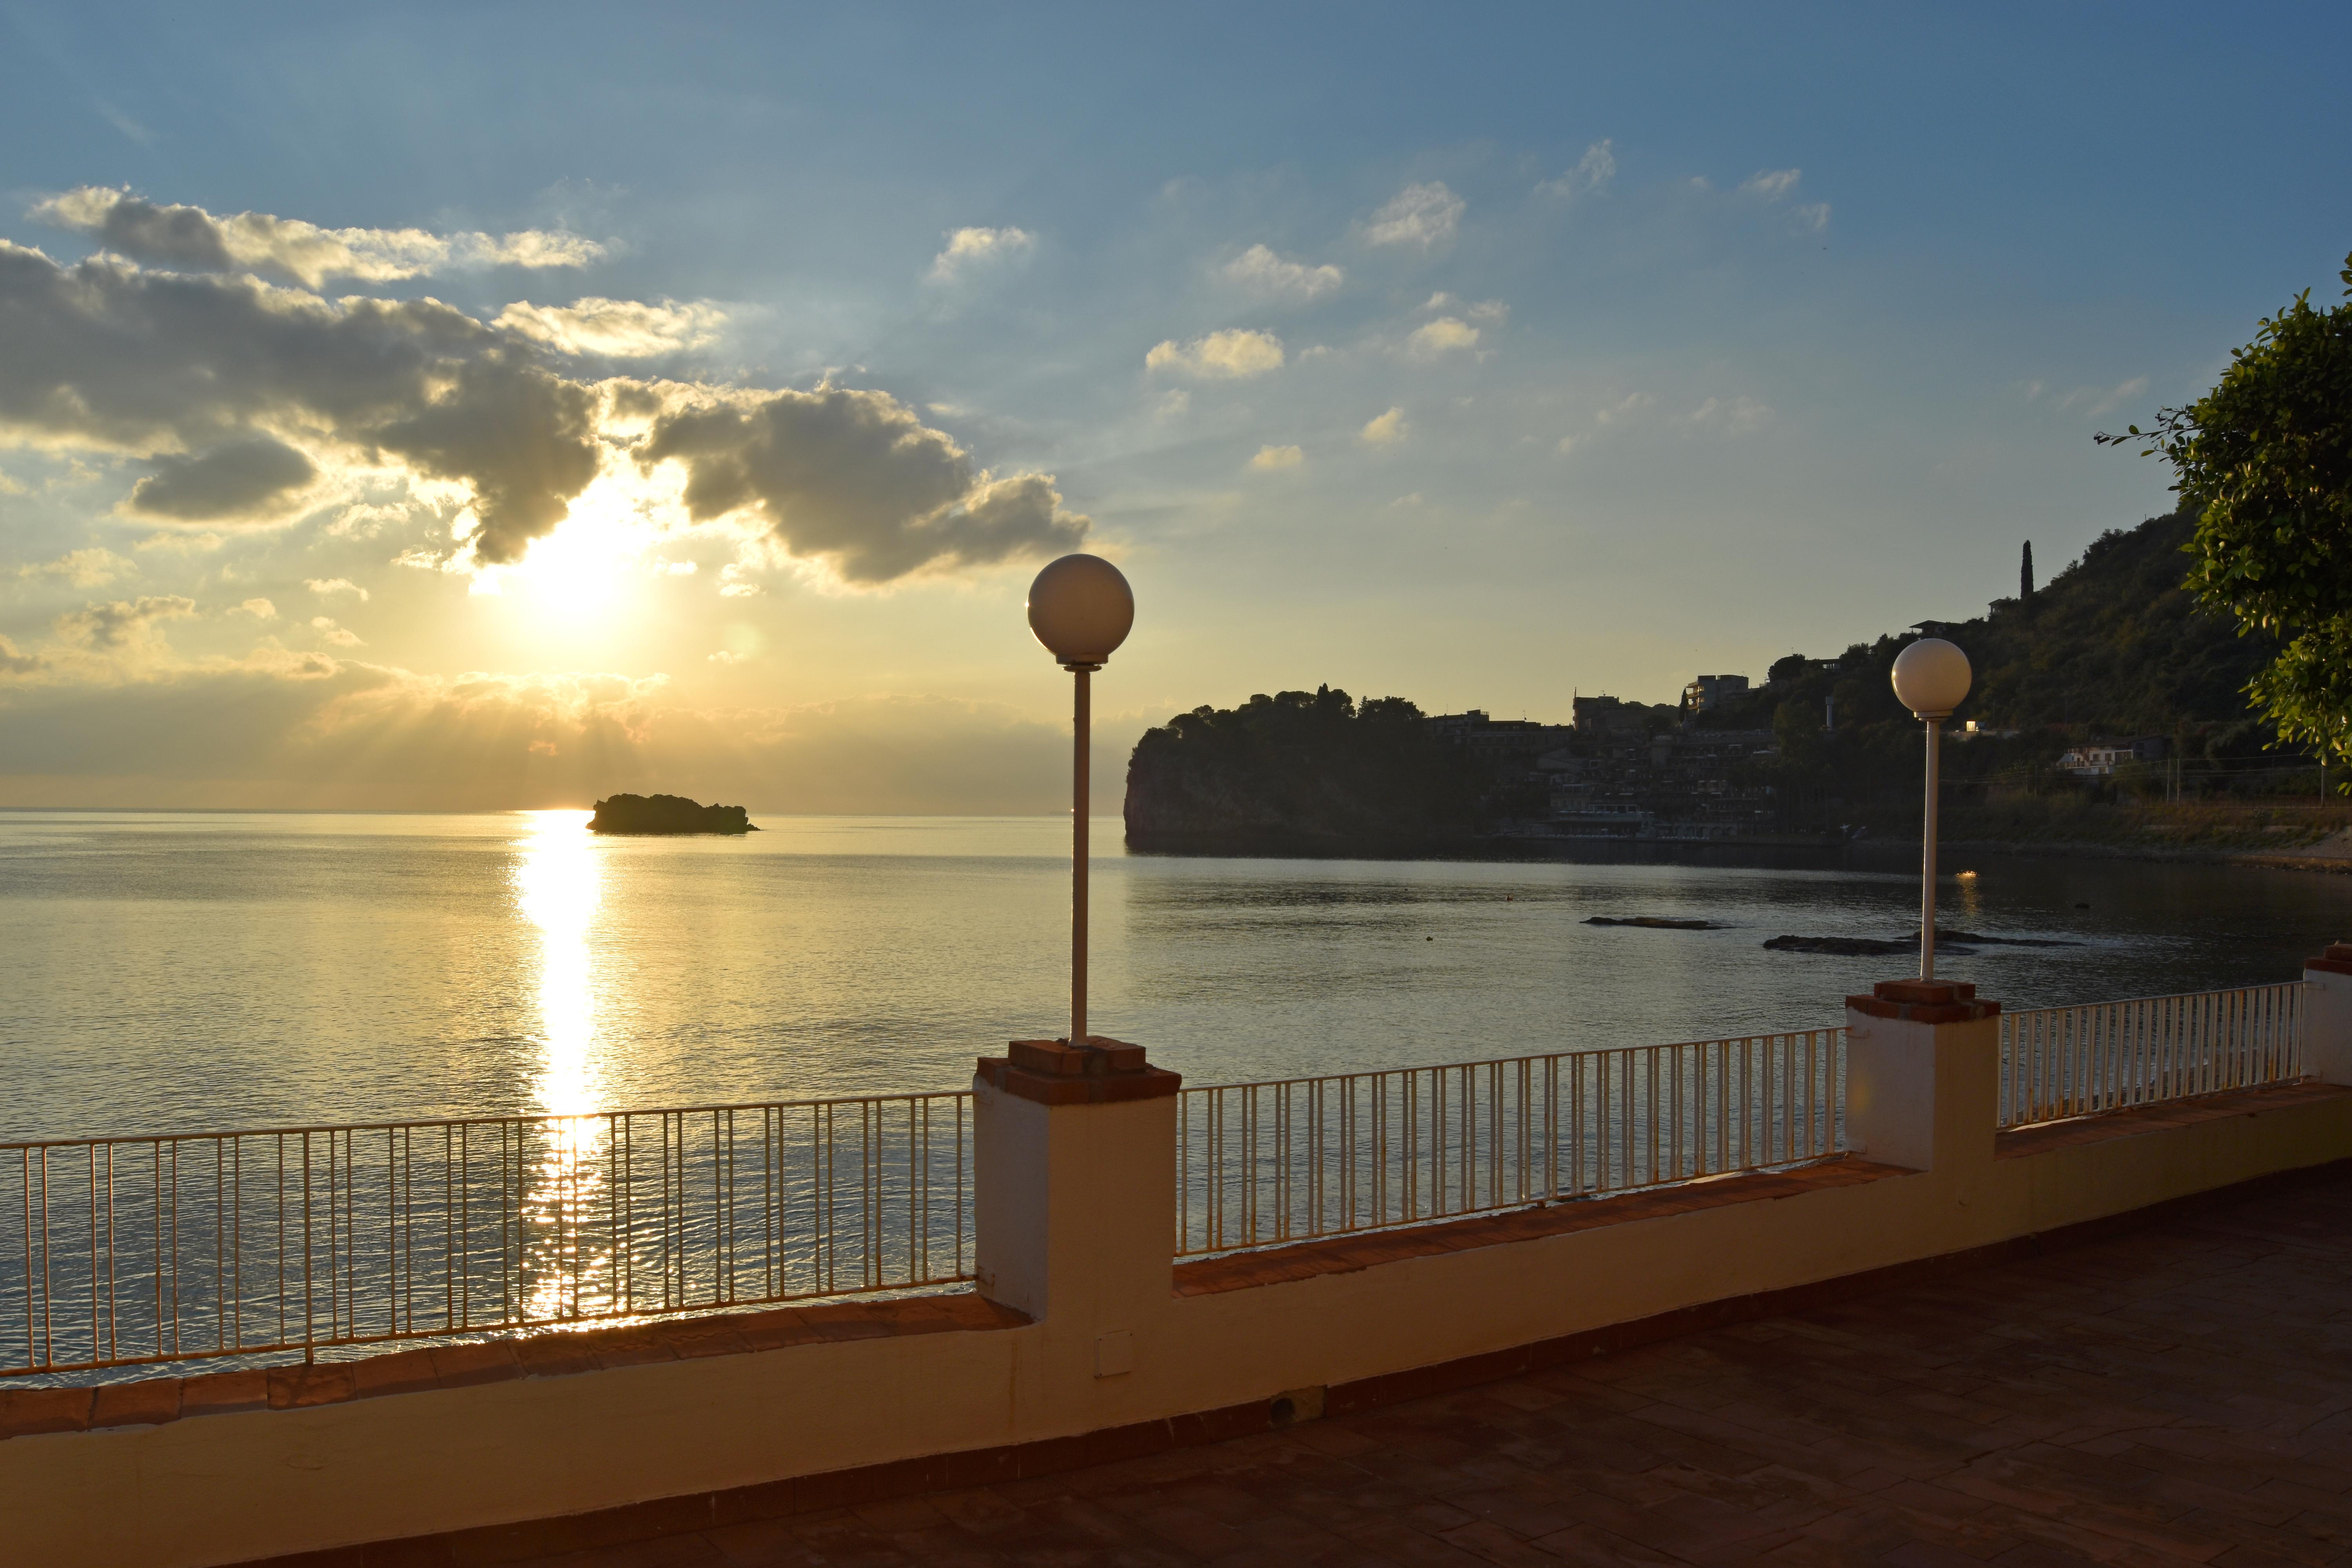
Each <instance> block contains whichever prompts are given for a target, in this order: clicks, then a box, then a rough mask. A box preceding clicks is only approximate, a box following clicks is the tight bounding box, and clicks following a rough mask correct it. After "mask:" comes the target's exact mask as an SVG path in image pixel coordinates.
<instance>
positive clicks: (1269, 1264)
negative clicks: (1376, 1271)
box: [1176, 1154, 1916, 1296]
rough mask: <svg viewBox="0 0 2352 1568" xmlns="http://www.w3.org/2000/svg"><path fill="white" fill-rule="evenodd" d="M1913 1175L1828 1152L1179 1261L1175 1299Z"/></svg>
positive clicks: (1896, 1167)
mask: <svg viewBox="0 0 2352 1568" xmlns="http://www.w3.org/2000/svg"><path fill="white" fill-rule="evenodd" d="M1914 1174H1916V1172H1912V1171H1908V1170H1906V1169H1904V1168H1903V1167H1902V1166H1899V1165H1883V1164H1879V1163H1875V1162H1873V1161H1870V1160H1865V1159H1863V1158H1861V1157H1860V1156H1858V1155H1853V1154H1844V1155H1834V1156H1832V1157H1831V1158H1829V1159H1826V1160H1821V1161H1817V1162H1815V1163H1812V1164H1810V1165H1799V1166H1794V1167H1792V1168H1790V1169H1788V1170H1782V1171H1744V1172H1739V1173H1735V1174H1731V1175H1725V1176H1712V1177H1706V1178H1703V1179H1701V1180H1697V1181H1688V1182H1677V1183H1675V1184H1671V1185H1667V1186H1662V1187H1650V1188H1647V1189H1644V1190H1643V1191H1641V1192H1637V1193H1625V1194H1620V1195H1618V1196H1616V1197H1608V1198H1583V1199H1577V1200H1573V1201H1570V1202H1567V1203H1555V1204H1547V1205H1543V1206H1541V1207H1537V1208H1522V1209H1507V1210H1504V1211H1503V1212H1501V1213H1499V1214H1484V1215H1470V1216H1469V1217H1467V1218H1465V1219H1456V1220H1444V1221H1440V1222H1438V1223H1435V1224H1432V1225H1418V1226H1404V1227H1402V1228H1399V1229H1393V1230H1370V1231H1356V1232H1352V1233H1350V1234H1349V1235H1346V1236H1335V1237H1326V1238H1324V1239H1322V1240H1319V1241H1304V1242H1298V1243H1297V1244H1295V1245H1292V1246H1289V1247H1264V1248H1260V1249H1259V1250H1257V1251H1254V1252H1232V1253H1227V1254H1225V1255H1224V1256H1223V1257H1222V1258H1201V1259H1199V1260H1197V1261H1195V1262H1191V1263H1180V1264H1178V1265H1177V1266H1176V1294H1178V1295H1179V1296H1211V1295H1215V1294H1218V1293H1220V1292H1222V1291H1226V1290H1244V1289H1252V1288H1254V1287H1255V1286H1259V1285H1281V1284H1287V1283H1289V1282H1291V1281H1293V1280H1297V1279H1315V1278H1317V1277H1318V1276H1319V1275H1324V1274H1352V1273H1354V1272H1356V1271H1357V1270H1359V1269H1361V1268H1370V1267H1371V1266H1372V1265H1374V1264H1376V1263H1394V1262H1397V1261H1399V1260H1401V1259H1403V1258H1434V1257H1436V1256H1437V1255H1439V1254H1440V1253H1445V1252H1462V1251H1465V1250H1467V1249H1469V1248H1471V1247H1497V1246H1501V1245H1503V1244H1505V1243H1507V1242H1514V1241H1533V1240H1535V1239H1537V1238H1538V1237H1547V1236H1563V1235H1566V1234H1568V1233H1570V1232H1571V1231H1580V1230H1594V1229H1598V1228H1600V1227H1601V1226H1612V1225H1631V1224H1633V1222H1635V1221H1637V1220H1645V1219H1658V1218H1662V1217H1664V1215H1675V1214H1690V1213H1693V1212H1695V1211H1696V1210H1699V1209H1711V1208H1723V1207H1726V1206H1727V1205H1732V1204H1749V1203H1764V1202H1769V1201H1770V1200H1771V1199H1774V1198H1786V1197H1794V1196H1795V1195H1797V1194H1800V1193H1811V1192H1820V1191H1822V1190H1824V1189H1826V1188H1830V1187H1851V1186H1858V1185H1861V1184H1864V1183H1867V1182H1876V1181H1883V1180H1885V1178H1887V1177H1889V1176H1908V1175H1914Z"/></svg>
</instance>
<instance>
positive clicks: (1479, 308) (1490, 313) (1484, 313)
mask: <svg viewBox="0 0 2352 1568" xmlns="http://www.w3.org/2000/svg"><path fill="white" fill-rule="evenodd" d="M1470 319H1471V320H1472V321H1484V322H1486V324H1487V325H1489V326H1494V327H1499V326H1501V325H1502V324H1503V323H1504V322H1506V321H1509V320H1510V319H1511V308H1510V307H1509V306H1508V305H1506V304H1504V303H1503V302H1502V301H1501V300H1479V301H1478V302H1477V303H1476V304H1475V305H1473V306H1471V307H1470Z"/></svg>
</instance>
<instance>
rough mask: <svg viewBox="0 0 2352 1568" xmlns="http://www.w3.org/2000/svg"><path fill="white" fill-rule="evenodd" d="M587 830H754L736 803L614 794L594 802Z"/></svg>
mask: <svg viewBox="0 0 2352 1568" xmlns="http://www.w3.org/2000/svg"><path fill="white" fill-rule="evenodd" d="M588 831H589V832H591V833H757V832H759V831H760V830H759V829H758V828H757V827H755V826H752V825H751V812H750V811H749V810H747V809H746V808H744V807H742V806H740V805H699V804H698V803H697V802H694V801H690V800H688V799H687V798H686V796H684V795H608V796H607V797H605V798H604V799H603V800H600V801H598V802H597V803H596V815H595V816H592V817H590V818H589V819H588Z"/></svg>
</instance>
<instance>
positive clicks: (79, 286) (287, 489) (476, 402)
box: [0, 240, 599, 563]
mask: <svg viewBox="0 0 2352 1568" xmlns="http://www.w3.org/2000/svg"><path fill="white" fill-rule="evenodd" d="M0 320H5V321H8V323H9V328H8V330H7V331H0V438H8V437H14V438H16V439H18V440H26V441H32V442H35V443H38V444H47V445H55V446H79V447H96V448H112V449H115V450H118V451H130V452H134V453H146V454H160V456H159V457H158V458H157V461H158V465H159V467H158V471H157V472H156V473H155V474H153V475H152V476H150V478H149V479H147V480H146V481H143V482H142V484H141V485H140V487H139V488H138V489H137V490H135V491H134V492H133V495H132V498H131V507H132V509H133V510H137V511H141V512H144V513H146V514H149V515H160V516H163V517H168V518H171V519H173V520H174V521H192V520H196V519H214V518H218V519H222V520H233V521H257V520H266V519H267V518H268V517H270V516H272V515H274V514H275V513H276V512H277V511H278V509H280V508H282V507H283V506H284V505H285V504H286V503H287V502H288V501H289V499H290V498H291V496H292V494H293V493H294V491H295V490H296V489H299V487H300V486H301V485H302V484H304V483H305V482H307V480H308V479H309V477H310V472H311V470H312V468H313V467H314V465H313V464H312V461H311V458H310V456H309V455H307V454H306V453H304V452H302V451H299V450H297V449H295V448H294V447H290V446H289V445H288V444H287V443H286V442H284V441H282V440H279V439H278V437H276V436H275V435H273V434H270V430H271V429H272V428H300V429H304V430H305V431H309V432H316V433H317V434H316V435H313V436H309V437H306V439H307V440H308V441H310V443H311V444H313V446H314V447H315V445H316V444H318V443H320V442H326V443H331V444H332V445H333V446H335V447H338V448H340V450H341V456H342V457H343V458H346V459H348V460H350V461H352V462H361V463H370V464H395V465H398V466H401V467H404V468H406V469H408V470H409V471H410V472H411V473H412V474H414V475H417V476H421V477H424V478H426V479H446V480H450V481H454V482H457V483H458V484H461V485H462V486H464V487H465V489H466V490H467V492H469V494H470V501H471V504H470V507H469V508H468V525H469V527H470V528H471V530H472V536H473V539H474V542H475V548H476V551H477V552H478V555H479V556H480V558H481V559H482V560H484V561H487V562H491V563H498V562H506V561H512V560H515V559H518V558H519V557H520V555H521V554H522V552H523V550H524V549H525V548H526V547H527V546H528V544H529V543H530V540H531V539H533V538H534V537H536V536H538V535H540V534H542V533H545V532H546V531H549V530H550V529H551V528H553V527H554V526H555V524H556V523H557V522H559V521H562V518H563V516H564V512H565V509H566V505H567V503H568V502H569V501H570V500H571V498H572V497H573V496H576V495H578V494H579V493H580V492H581V491H582V490H583V489H585V488H586V487H587V485H588V482H589V481H590V480H591V479H593V478H594V477H595V474H596V471H597V467H598V458H599V448H598V446H597V443H596V440H595V438H594V430H593V416H594V414H595V411H596V406H597V398H596V394H595V393H594V392H593V390H592V389H591V388H590V387H588V386H586V385H584V384H580V383H577V382H572V381H568V380H565V379H563V378H562V377H560V376H558V375H556V374H553V373H552V372H551V371H550V370H548V369H547V368H546V367H545V366H544V365H542V364H541V363H538V362H537V360H536V359H535V358H534V357H533V355H532V353H530V351H529V350H528V348H527V347H526V346H524V345H519V344H517V343H516V342H514V341H513V340H512V339H510V338H509V337H507V336H506V335H505V334H503V333H500V332H498V331H493V330H492V329H491V328H489V327H488V326H486V325H484V324H483V323H481V322H479V321H475V320H474V319H473V318H472V317H470V316H467V315H466V314H465V313H464V312H463V311H460V310H455V309H453V308H451V307H450V306H447V305H445V304H442V303H441V302H440V301H438V300H371V299H363V298H351V299H344V300H334V301H329V300H322V299H320V298H319V297H318V296H316V295H313V294H308V293H303V292H300V291H298V290H291V289H276V288H272V287H271V286H269V285H268V284H266V283H262V282H260V281H258V280H257V279H250V278H242V277H186V276H179V275H174V274H170V273H153V272H142V271H141V270H139V269H137V268H132V267H129V266H127V265H125V264H123V263H121V262H119V261H116V260H113V259H110V258H104V257H93V258H88V259H86V260H84V261H82V262H80V263H79V264H77V265H76V266H74V267H72V268H63V267H60V266H58V264H57V263H56V262H54V261H51V260H50V259H49V258H47V257H46V256H44V255H42V254H41V253H40V252H39V251H37V250H27V249H25V248H24V247H19V246H15V245H11V244H9V243H8V242H7V241H5V240H0ZM190 452H194V454H195V455H194V456H193V457H186V456H182V454H185V453H190Z"/></svg>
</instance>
